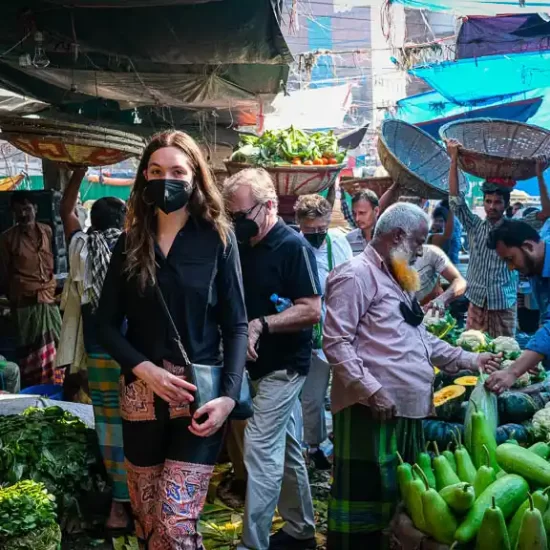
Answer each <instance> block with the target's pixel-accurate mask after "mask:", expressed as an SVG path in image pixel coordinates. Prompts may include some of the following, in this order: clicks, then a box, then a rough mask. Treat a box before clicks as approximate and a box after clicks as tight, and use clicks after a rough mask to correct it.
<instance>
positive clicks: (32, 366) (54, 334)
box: [12, 304, 61, 387]
mask: <svg viewBox="0 0 550 550" xmlns="http://www.w3.org/2000/svg"><path fill="white" fill-rule="evenodd" d="M12 314H13V318H14V321H15V325H16V329H17V357H18V362H19V368H20V369H21V386H22V387H27V386H34V385H37V384H53V383H54V382H58V380H56V378H55V370H56V369H55V357H56V353H57V344H58V342H59V336H60V334H61V314H60V313H59V308H58V307H57V305H55V304H33V305H29V306H25V307H14V308H13V310H12Z"/></svg>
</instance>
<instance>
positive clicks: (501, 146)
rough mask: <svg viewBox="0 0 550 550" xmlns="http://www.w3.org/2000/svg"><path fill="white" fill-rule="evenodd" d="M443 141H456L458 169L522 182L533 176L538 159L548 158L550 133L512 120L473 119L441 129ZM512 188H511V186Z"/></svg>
mask: <svg viewBox="0 0 550 550" xmlns="http://www.w3.org/2000/svg"><path fill="white" fill-rule="evenodd" d="M439 134H440V136H441V138H442V139H444V140H447V139H455V140H457V141H458V142H459V143H460V144H461V145H462V147H461V148H460V149H459V153H458V161H459V165H460V167H461V168H462V169H463V170H464V171H466V172H468V173H470V174H473V175H475V176H478V177H480V178H484V179H490V178H498V179H501V180H515V181H517V180H525V179H529V178H532V177H535V176H536V159H535V157H537V156H541V155H544V156H550V132H548V131H547V130H545V129H543V128H539V127H538V126H532V125H530V124H522V123H520V122H514V121H511V120H499V119H482V118H473V119H469V120H459V121H456V122H451V123H449V124H446V125H445V126H442V127H441V128H440V130H439ZM511 185H513V184H511Z"/></svg>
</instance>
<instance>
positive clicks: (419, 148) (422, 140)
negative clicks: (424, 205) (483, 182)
mask: <svg viewBox="0 0 550 550" xmlns="http://www.w3.org/2000/svg"><path fill="white" fill-rule="evenodd" d="M378 154H379V156H380V161H381V162H382V165H383V166H384V168H385V169H386V170H387V171H388V174H389V175H390V177H391V179H392V180H393V181H394V182H396V183H398V184H399V185H400V187H402V188H403V189H405V190H407V191H408V192H409V193H410V194H411V195H413V196H416V197H421V198H424V199H443V198H445V197H446V196H447V195H448V193H449V168H450V165H451V160H450V158H449V155H448V154H447V151H446V150H445V149H444V148H443V147H442V146H441V145H440V144H439V143H438V142H437V141H436V140H435V139H433V138H432V137H431V136H430V135H429V134H427V133H426V132H424V131H423V130H421V129H420V128H417V127H416V126H413V125H412V124H408V123H406V122H403V121H402V120H393V119H392V120H385V121H384V122H383V123H382V126H381V127H380V134H379V137H378ZM458 177H459V188H460V190H461V191H463V192H465V191H466V189H467V184H468V182H467V179H466V176H465V175H464V173H463V172H461V171H459V175H458Z"/></svg>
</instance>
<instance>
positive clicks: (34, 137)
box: [0, 131, 143, 166]
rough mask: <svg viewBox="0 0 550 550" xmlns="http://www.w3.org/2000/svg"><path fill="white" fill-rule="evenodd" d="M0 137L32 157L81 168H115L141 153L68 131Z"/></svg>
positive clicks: (132, 145) (139, 149)
mask: <svg viewBox="0 0 550 550" xmlns="http://www.w3.org/2000/svg"><path fill="white" fill-rule="evenodd" d="M0 137H2V139H5V140H6V141H9V142H10V143H11V144H12V145H13V146H14V147H17V149H20V150H21V151H23V152H24V153H27V154H29V155H31V156H33V157H39V158H43V159H48V160H52V161H55V162H64V163H70V164H80V165H83V166H108V165H110V164H116V163H118V162H121V161H123V160H126V159H128V158H130V157H137V156H139V155H141V153H142V150H143V147H142V146H139V145H137V144H135V143H131V142H127V143H123V142H121V141H118V139H117V140H111V139H109V138H102V137H100V136H97V137H92V138H90V137H88V136H86V135H81V134H79V133H75V132H72V131H62V132H60V133H58V134H56V135H42V134H32V133H27V132H23V133H21V132H2V133H1V134H0Z"/></svg>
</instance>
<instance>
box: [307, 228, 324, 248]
mask: <svg viewBox="0 0 550 550" xmlns="http://www.w3.org/2000/svg"><path fill="white" fill-rule="evenodd" d="M304 238H305V240H306V241H307V242H308V243H309V244H310V245H311V246H313V248H321V246H322V245H323V243H324V242H325V239H326V238H327V232H326V231H322V232H319V233H304Z"/></svg>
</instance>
